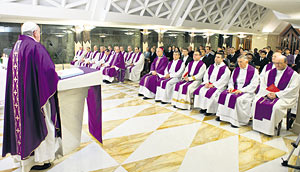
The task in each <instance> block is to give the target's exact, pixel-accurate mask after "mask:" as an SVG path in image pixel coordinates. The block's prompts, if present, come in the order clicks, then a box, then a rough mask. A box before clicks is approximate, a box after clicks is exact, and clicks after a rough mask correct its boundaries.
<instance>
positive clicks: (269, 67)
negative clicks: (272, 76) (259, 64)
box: [255, 62, 273, 94]
mask: <svg viewBox="0 0 300 172" xmlns="http://www.w3.org/2000/svg"><path fill="white" fill-rule="evenodd" d="M272 67H273V63H272V62H271V63H268V64H267V66H266V72H267V71H269V70H271V69H272ZM259 89H260V85H258V86H257V88H256V90H255V94H257V93H258V92H259Z"/></svg>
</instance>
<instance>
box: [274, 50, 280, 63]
mask: <svg viewBox="0 0 300 172" xmlns="http://www.w3.org/2000/svg"><path fill="white" fill-rule="evenodd" d="M280 56H282V54H281V53H279V52H276V53H274V54H273V55H272V62H273V63H274V60H275V59H276V58H277V57H280Z"/></svg>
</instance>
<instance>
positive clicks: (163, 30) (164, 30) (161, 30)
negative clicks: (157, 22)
mask: <svg viewBox="0 0 300 172" xmlns="http://www.w3.org/2000/svg"><path fill="white" fill-rule="evenodd" d="M154 31H155V32H157V33H165V32H166V31H168V30H166V29H162V28H160V29H155V30H154Z"/></svg>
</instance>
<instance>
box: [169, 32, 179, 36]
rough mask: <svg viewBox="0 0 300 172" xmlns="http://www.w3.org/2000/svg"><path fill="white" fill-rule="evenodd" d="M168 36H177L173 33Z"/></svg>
mask: <svg viewBox="0 0 300 172" xmlns="http://www.w3.org/2000/svg"><path fill="white" fill-rule="evenodd" d="M169 36H171V37H176V36H177V34H175V33H171V34H169Z"/></svg>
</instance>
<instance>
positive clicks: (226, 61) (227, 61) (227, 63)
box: [223, 58, 230, 66]
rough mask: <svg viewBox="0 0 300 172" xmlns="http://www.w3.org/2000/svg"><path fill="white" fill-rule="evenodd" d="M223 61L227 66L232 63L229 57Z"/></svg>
mask: <svg viewBox="0 0 300 172" xmlns="http://www.w3.org/2000/svg"><path fill="white" fill-rule="evenodd" d="M223 62H224V63H225V64H226V66H229V65H230V62H229V59H227V58H226V59H224V60H223Z"/></svg>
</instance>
